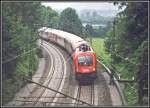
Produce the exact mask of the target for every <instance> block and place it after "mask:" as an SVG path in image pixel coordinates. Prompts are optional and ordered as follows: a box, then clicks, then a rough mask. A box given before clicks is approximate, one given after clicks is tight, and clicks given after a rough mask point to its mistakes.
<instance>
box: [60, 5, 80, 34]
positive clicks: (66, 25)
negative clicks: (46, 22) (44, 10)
mask: <svg viewBox="0 0 150 108" xmlns="http://www.w3.org/2000/svg"><path fill="white" fill-rule="evenodd" d="M59 27H60V29H61V30H64V31H67V32H70V33H73V34H76V35H78V36H82V23H81V21H80V19H79V18H78V15H77V13H76V11H75V10H74V9H72V8H66V9H65V10H63V11H62V12H61V15H60V21H59Z"/></svg>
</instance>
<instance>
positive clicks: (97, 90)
mask: <svg viewBox="0 0 150 108" xmlns="http://www.w3.org/2000/svg"><path fill="white" fill-rule="evenodd" d="M42 47H43V48H44V50H45V51H46V52H47V53H48V58H47V59H49V61H50V62H49V63H50V64H51V66H49V67H47V70H49V71H48V72H47V74H46V76H45V81H44V82H43V83H42V85H44V86H47V87H50V88H52V89H55V90H57V91H59V92H64V93H66V92H65V91H66V89H68V91H69V92H70V94H71V95H70V96H73V97H74V98H76V99H78V100H82V101H84V102H86V103H89V104H91V105H93V106H97V105H110V104H111V101H110V96H109V89H106V88H107V87H106V86H107V83H102V82H101V80H102V79H103V80H107V78H106V79H104V78H103V75H102V73H104V72H102V71H103V70H101V69H100V68H99V69H98V72H99V78H98V79H99V80H97V81H95V82H96V83H95V82H94V83H93V84H92V85H84V86H83V85H79V84H78V83H77V82H76V81H73V82H74V83H72V84H73V85H69V84H70V83H69V82H70V80H68V84H64V83H65V80H66V79H65V78H66V61H65V59H64V57H63V55H62V52H60V51H59V50H58V49H57V48H56V47H55V46H54V45H52V44H50V43H48V42H43V45H42ZM64 55H65V56H66V55H67V54H64ZM66 59H67V57H66ZM69 71H70V70H68V72H67V73H68V74H69ZM72 73H74V72H72ZM71 75H72V76H74V74H71ZM68 76H70V74H69V75H68ZM71 79H72V80H74V78H71ZM64 85H65V86H66V87H67V88H63V87H64ZM70 87H71V89H70ZM62 89H63V90H62ZM60 97H62V98H60ZM21 101H22V103H23V104H22V105H24V106H62V105H63V104H65V103H66V105H67V106H74V107H80V106H81V107H82V106H87V105H88V104H86V103H84V102H81V101H77V100H72V99H69V98H66V97H65V98H64V97H63V96H62V95H61V96H60V94H59V93H56V92H54V91H51V90H48V89H46V88H43V87H40V86H39V87H37V88H36V89H35V90H34V91H32V92H31V94H30V95H28V97H27V98H26V99H24V100H21ZM67 103H68V104H67ZM108 103H109V104H108Z"/></svg>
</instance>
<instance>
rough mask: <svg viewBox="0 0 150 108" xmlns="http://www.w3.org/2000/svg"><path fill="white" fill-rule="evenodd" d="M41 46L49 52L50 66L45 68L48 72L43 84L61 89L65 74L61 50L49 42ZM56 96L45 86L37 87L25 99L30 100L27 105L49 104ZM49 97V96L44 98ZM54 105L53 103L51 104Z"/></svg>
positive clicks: (54, 100) (55, 99)
mask: <svg viewBox="0 0 150 108" xmlns="http://www.w3.org/2000/svg"><path fill="white" fill-rule="evenodd" d="M42 47H43V48H44V49H45V50H46V51H47V53H48V54H49V56H48V58H47V59H48V60H49V61H51V63H50V64H51V66H49V67H48V68H47V70H49V71H48V74H47V76H46V77H45V81H44V82H43V85H44V86H47V87H51V88H53V89H55V90H58V91H61V90H62V87H63V85H64V80H65V79H64V77H65V75H66V63H65V59H64V57H63V55H62V54H61V52H60V51H59V50H58V49H57V48H55V47H54V46H53V45H51V44H49V43H48V42H45V41H44V42H43V44H42ZM56 96H59V94H57V93H56V92H53V91H50V90H47V89H46V88H42V87H40V88H38V89H36V90H34V91H32V92H31V94H30V97H33V98H29V99H27V100H26V101H31V103H30V104H29V102H27V104H24V105H27V106H47V105H48V106H50V105H51V104H50V103H54V102H56V101H57V98H55V97H56ZM46 97H49V98H46ZM43 102H49V103H44V104H43ZM52 105H54V104H52Z"/></svg>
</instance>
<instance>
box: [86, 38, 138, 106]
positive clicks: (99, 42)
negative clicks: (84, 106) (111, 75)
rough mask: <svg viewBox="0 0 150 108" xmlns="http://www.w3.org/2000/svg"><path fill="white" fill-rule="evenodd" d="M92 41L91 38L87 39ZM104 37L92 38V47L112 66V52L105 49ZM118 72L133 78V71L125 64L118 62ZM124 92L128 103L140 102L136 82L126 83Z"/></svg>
mask: <svg viewBox="0 0 150 108" xmlns="http://www.w3.org/2000/svg"><path fill="white" fill-rule="evenodd" d="M86 40H87V41H89V42H90V38H87V39H86ZM104 41H105V39H104V38H96V37H94V38H92V45H91V46H92V48H93V49H94V51H95V52H96V55H97V58H98V59H100V60H101V61H102V62H103V63H104V64H105V65H107V66H108V67H111V63H112V58H111V54H109V53H107V52H106V51H105V45H104ZM115 67H116V69H117V70H118V72H117V74H120V75H121V77H122V78H123V79H128V78H129V79H131V78H130V77H131V76H132V75H131V73H129V72H128V71H127V69H126V66H125V64H116V65H115ZM123 93H124V95H125V97H126V99H127V102H128V105H135V104H136V103H137V102H138V91H137V86H136V84H134V85H132V84H126V85H125V88H124V89H123Z"/></svg>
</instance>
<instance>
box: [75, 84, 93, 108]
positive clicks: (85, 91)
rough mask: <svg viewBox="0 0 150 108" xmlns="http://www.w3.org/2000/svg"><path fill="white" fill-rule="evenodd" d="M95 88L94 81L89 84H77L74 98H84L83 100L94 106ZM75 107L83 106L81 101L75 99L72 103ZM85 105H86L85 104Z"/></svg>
mask: <svg viewBox="0 0 150 108" xmlns="http://www.w3.org/2000/svg"><path fill="white" fill-rule="evenodd" d="M94 92H95V88H94V83H92V84H91V85H86V86H82V85H79V86H78V89H77V95H76V98H77V99H79V100H84V101H85V102H87V103H89V104H91V105H93V106H94V103H95V102H94V101H95V93H94ZM74 106H75V107H80V106H85V105H84V104H83V103H81V102H79V101H76V102H75V103H74ZM86 106H87V105H86Z"/></svg>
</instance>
